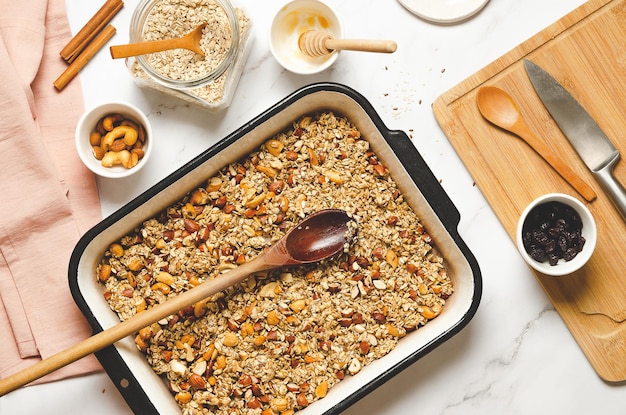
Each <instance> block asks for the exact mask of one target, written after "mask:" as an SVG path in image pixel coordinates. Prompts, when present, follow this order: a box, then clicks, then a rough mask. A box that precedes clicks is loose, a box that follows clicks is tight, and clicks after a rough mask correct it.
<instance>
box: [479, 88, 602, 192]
mask: <svg viewBox="0 0 626 415" xmlns="http://www.w3.org/2000/svg"><path fill="white" fill-rule="evenodd" d="M476 102H477V103H478V109H479V111H480V113H481V114H482V115H483V117H485V118H486V119H487V120H488V121H490V122H491V123H493V124H495V125H497V126H498V127H500V128H503V129H505V130H507V131H510V132H512V133H513V134H515V135H517V136H518V137H520V138H521V139H522V140H524V141H525V142H526V143H528V145H529V146H531V147H532V148H533V149H534V150H535V151H536V152H537V153H538V154H539V155H540V156H541V157H543V159H544V160H545V161H547V162H548V164H549V165H550V166H552V168H553V169H554V170H556V172H557V173H559V174H560V175H561V177H563V178H564V179H565V180H566V181H567V182H568V183H569V184H570V185H571V186H572V187H573V188H574V189H575V190H576V191H577V192H578V193H580V195H581V196H582V197H583V198H585V200H586V201H588V202H591V201H593V200H594V199H595V198H596V192H595V191H594V190H593V189H592V188H591V187H589V185H587V183H585V182H584V181H583V180H582V179H581V178H580V177H579V176H578V175H577V174H576V173H575V172H574V171H573V170H572V169H571V168H570V167H569V166H568V165H567V164H565V162H564V161H563V160H561V158H560V157H559V156H557V155H556V154H555V153H554V151H552V149H550V147H548V146H547V144H546V143H545V142H543V141H542V140H541V139H539V138H538V137H537V136H536V135H535V134H534V133H533V132H532V131H531V130H530V128H528V126H527V125H526V123H525V122H524V118H523V116H522V113H521V111H520V109H519V108H518V106H517V104H515V101H513V98H512V97H511V96H510V95H509V94H508V93H506V92H505V91H503V90H501V89H500V88H496V87H493V86H485V87H482V88H480V89H479V90H478V94H477V95H476Z"/></svg>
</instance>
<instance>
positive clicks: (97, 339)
mask: <svg viewBox="0 0 626 415" xmlns="http://www.w3.org/2000/svg"><path fill="white" fill-rule="evenodd" d="M267 268H268V266H267V263H266V262H265V261H264V258H263V255H260V256H258V257H257V258H256V259H254V260H252V261H250V262H247V263H244V264H242V265H240V266H239V267H237V268H235V269H232V270H230V271H229V272H227V273H225V274H223V275H220V276H219V277H218V278H215V279H213V280H208V281H206V282H204V283H202V284H200V285H198V286H197V287H195V288H192V289H191V290H189V291H186V292H184V293H181V294H179V295H177V296H175V297H172V298H170V299H168V300H167V301H165V302H163V303H161V304H159V305H157V306H155V307H152V308H150V309H148V310H146V311H144V312H143V313H139V314H135V315H134V316H133V317H131V318H130V319H128V320H126V321H123V322H121V323H119V324H116V325H114V326H112V327H110V328H108V329H106V330H104V331H101V332H100V333H97V334H95V335H93V336H91V337H89V338H88V339H85V340H83V341H82V342H80V343H77V344H76V345H74V346H72V347H70V348H68V349H65V350H63V351H61V352H59V353H57V354H54V355H52V356H50V357H48V358H46V359H43V360H41V361H40V362H38V363H35V364H34V365H32V366H30V367H28V368H26V369H24V370H22V371H20V372H17V373H15V374H13V375H11V376H8V377H6V378H4V379H2V380H0V396H4V395H6V394H7V393H9V392H11V391H13V390H15V389H17V388H19V387H21V386H24V385H26V384H28V383H30V382H32V381H34V380H36V379H39V378H40V377H42V376H45V375H47V374H48V373H51V372H54V371H55V370H57V369H60V368H62V367H64V366H67V365H68V364H70V363H72V362H75V361H77V360H79V359H82V358H83V357H85V356H87V355H90V354H92V353H95V352H97V351H98V350H101V349H103V348H105V347H107V346H109V345H111V344H113V343H115V342H116V341H118V340H121V339H123V338H124V337H126V336H129V335H131V334H134V333H136V332H137V331H139V330H141V329H142V328H144V327H147V326H149V325H151V324H153V323H155V322H157V321H159V320H161V319H163V318H165V317H167V316H170V315H172V314H175V313H177V312H178V311H180V310H182V309H183V308H185V307H188V306H190V305H192V304H195V303H197V302H198V301H201V300H204V299H205V298H207V297H209V296H211V295H213V294H215V293H217V292H220V291H222V290H224V289H226V288H228V287H230V286H232V285H234V284H236V283H238V282H241V281H243V280H244V279H245V278H246V277H247V276H248V275H250V274H253V273H255V272H258V271H261V270H264V269H267Z"/></svg>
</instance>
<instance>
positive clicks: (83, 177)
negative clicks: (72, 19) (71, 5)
mask: <svg viewBox="0 0 626 415" xmlns="http://www.w3.org/2000/svg"><path fill="white" fill-rule="evenodd" d="M70 38H71V33H70V29H69V24H68V22H67V16H66V11H65V2H64V1H62V0H29V1H28V2H26V3H24V2H20V1H15V0H0V73H1V74H2V75H1V76H0V119H2V121H1V122H0V198H1V202H0V339H2V340H1V341H0V378H3V377H6V376H8V375H10V374H12V373H15V372H17V371H19V370H21V369H24V368H26V367H28V366H30V365H32V364H33V363H36V362H37V361H39V360H41V359H42V358H46V357H49V356H51V355H52V354H55V353H57V352H59V351H61V350H64V349H66V348H68V347H70V346H72V345H74V344H76V343H77V342H79V341H81V340H83V339H85V338H87V337H89V335H90V334H91V329H90V328H89V326H88V324H87V322H86V321H85V319H84V318H83V316H82V314H81V313H80V311H79V310H78V308H77V307H76V305H75V304H74V301H73V300H72V297H71V294H70V291H69V286H68V279H67V278H68V274H67V270H68V264H69V259H70V255H71V253H72V250H73V249H74V246H75V244H76V242H77V241H78V239H79V238H80V236H81V235H82V233H83V232H85V231H86V230H87V229H88V228H89V227H91V226H93V225H94V224H95V223H97V222H98V221H99V220H100V219H101V210H100V203H99V199H98V193H97V187H96V183H95V178H94V176H93V174H92V173H91V172H90V171H89V170H87V169H86V168H85V167H84V166H83V164H82V163H81V162H80V159H79V158H78V155H77V154H76V150H75V148H74V144H73V140H74V128H75V126H76V122H77V120H78V118H79V117H80V115H81V113H82V112H83V98H82V89H81V87H80V82H79V80H78V79H74V80H73V81H72V82H70V84H68V86H67V87H66V88H65V89H63V91H62V92H57V91H56V89H55V88H54V87H53V85H52V84H53V82H54V80H55V79H56V78H57V77H58V76H59V75H60V74H61V73H62V72H63V70H64V69H65V68H66V64H65V62H64V61H63V60H62V59H61V58H60V56H59V51H60V50H61V49H62V48H63V46H64V45H65V44H66V43H67V42H68V41H69V39H70ZM100 369H101V367H100V365H99V364H98V362H97V360H96V359H95V357H93V356H88V357H86V358H84V359H81V360H80V361H78V362H76V363H73V364H71V365H69V366H67V367H65V368H63V369H60V370H58V371H56V372H55V373H52V374H50V375H47V376H45V377H44V378H42V379H40V380H39V381H37V382H39V383H42V382H47V381H52V380H56V379H62V378H66V377H69V376H76V375H80V374H85V373H90V372H94V371H97V370H100Z"/></svg>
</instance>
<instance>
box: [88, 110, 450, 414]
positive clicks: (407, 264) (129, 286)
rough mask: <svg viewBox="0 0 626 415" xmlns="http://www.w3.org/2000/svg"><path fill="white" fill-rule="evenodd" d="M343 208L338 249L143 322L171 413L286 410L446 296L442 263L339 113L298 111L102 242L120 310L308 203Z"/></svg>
mask: <svg viewBox="0 0 626 415" xmlns="http://www.w3.org/2000/svg"><path fill="white" fill-rule="evenodd" d="M326 208H338V209H344V210H346V211H347V212H349V213H350V214H351V215H352V216H353V217H354V219H355V220H356V221H357V223H358V227H359V228H358V237H357V240H356V242H355V243H354V245H353V246H352V247H351V248H350V250H349V252H348V253H343V254H341V255H340V256H338V257H336V258H333V259H331V260H327V261H325V262H323V263H322V264H318V265H310V266H297V267H292V268H289V269H283V270H280V271H272V272H269V273H268V272H265V273H260V274H257V275H253V276H251V277H249V278H248V279H247V280H246V281H244V282H243V283H241V284H239V285H238V286H235V287H231V288H230V289H228V290H226V291H225V292H223V293H219V294H216V295H215V296H213V297H212V298H209V299H207V300H206V301H202V302H200V303H197V304H195V305H193V306H191V307H188V308H187V309H184V310H181V311H180V312H179V313H177V314H176V315H173V316H170V317H168V318H167V319H164V320H162V321H160V322H158V323H155V324H153V325H152V326H150V327H146V328H145V329H142V330H141V331H140V332H139V333H138V334H137V337H136V340H135V341H136V344H137V347H138V348H139V349H140V350H141V351H142V352H144V353H145V355H146V357H147V360H148V362H149V363H150V365H151V366H152V368H153V369H154V371H155V372H156V373H158V374H159V375H161V376H162V377H163V378H164V379H165V381H166V382H168V384H169V388H170V390H171V391H172V395H173V396H174V398H175V399H176V401H177V402H178V403H179V405H180V407H181V410H182V413H183V414H185V415H191V414H262V415H270V414H275V415H277V414H282V415H289V414H293V413H294V412H296V411H298V410H299V409H302V408H304V407H306V406H308V405H310V404H312V403H313V402H315V401H316V400H318V399H322V398H324V397H325V396H326V394H327V393H328V391H329V390H330V389H331V388H332V387H333V385H335V384H337V383H338V382H340V381H341V380H342V379H344V378H345V377H347V376H352V375H356V374H357V373H358V372H359V371H360V370H361V369H362V368H363V367H364V366H366V365H367V364H369V363H371V362H372V361H374V360H376V359H378V358H381V357H382V356H385V355H386V354H387V353H389V352H390V351H391V350H392V349H393V348H394V347H395V346H396V344H397V343H398V341H400V339H401V338H402V337H404V336H405V335H406V334H407V333H408V332H410V331H413V330H416V329H418V328H419V327H420V326H423V325H424V324H426V323H427V322H428V321H429V320H431V319H433V318H435V317H437V316H438V315H439V314H440V313H441V312H442V309H443V307H444V305H445V302H446V299H447V298H448V297H449V296H450V295H451V294H452V293H453V287H452V282H451V280H450V278H449V277H448V275H447V272H446V268H445V264H444V260H443V258H442V257H441V256H439V255H438V254H437V252H436V251H435V250H434V249H433V246H432V240H431V238H430V236H429V234H428V233H427V231H426V230H425V229H424V227H423V226H422V225H421V223H420V220H419V218H418V217H417V216H416V215H415V213H414V212H413V211H412V210H411V208H410V207H409V206H408V204H407V203H406V202H405V200H404V198H403V196H402V194H401V193H400V191H399V190H398V189H397V186H396V184H395V182H394V181H393V179H392V178H391V176H390V174H389V171H388V170H387V168H386V167H385V166H384V165H383V164H382V163H381V162H380V161H379V160H378V159H377V157H376V154H374V153H373V152H372V151H371V150H370V147H369V143H368V142H367V141H366V140H365V139H363V138H362V137H361V136H360V133H359V131H357V130H356V129H355V128H354V127H353V126H352V125H351V124H350V122H349V121H348V120H346V119H345V118H342V117H339V116H337V115H335V114H333V113H331V112H325V113H320V114H316V115H312V116H305V117H303V118H301V119H300V120H298V121H297V122H295V123H294V124H293V128H291V129H289V130H288V131H285V132H283V133H281V134H278V135H277V136H275V137H273V138H271V139H269V140H268V141H266V142H265V143H264V144H263V145H262V146H261V148H260V149H259V150H258V151H257V152H254V153H252V154H250V155H248V156H247V157H246V158H245V159H241V160H239V162H237V163H233V164H230V165H228V166H225V167H224V168H222V169H221V170H220V171H219V173H218V174H216V175H215V176H214V177H211V178H209V179H208V180H207V182H206V184H205V186H204V187H200V188H197V189H194V190H193V191H191V192H189V193H188V194H187V196H186V197H185V198H184V199H183V200H181V201H179V202H178V203H176V204H175V205H173V206H171V207H170V208H168V209H166V211H164V212H162V213H161V214H160V215H159V216H158V217H155V218H152V219H148V220H146V221H145V222H144V223H143V225H142V226H141V227H140V228H138V229H136V230H135V231H134V232H133V233H131V234H129V235H127V236H125V237H123V238H122V239H121V240H120V241H118V242H117V243H114V244H112V245H111V246H110V248H109V249H108V250H107V251H106V252H105V253H104V256H103V259H102V261H101V263H100V265H99V266H98V269H97V272H98V276H99V279H100V281H101V283H102V284H103V285H104V291H105V293H104V295H105V298H106V299H107V301H108V302H109V304H110V306H111V308H112V309H113V310H115V311H116V312H117V313H118V314H119V316H120V318H121V319H122V320H124V319H128V318H130V317H131V316H133V315H134V314H135V313H139V312H142V311H143V310H145V309H146V308H148V307H150V306H152V305H153V304H156V303H160V302H162V301H165V300H166V299H167V298H168V296H174V295H176V294H177V293H179V292H181V291H184V290H187V289H190V288H192V287H194V286H196V285H198V284H200V283H201V282H202V281H205V280H208V279H212V278H219V277H220V275H221V274H222V273H225V272H228V270H230V269H232V268H234V267H236V266H237V265H238V264H241V263H243V262H245V261H249V260H250V259H252V258H253V257H255V256H256V255H258V254H259V253H260V252H261V251H262V250H263V249H264V248H266V247H267V246H269V245H270V244H272V243H273V242H275V241H277V240H278V239H279V238H280V237H281V236H283V235H284V234H285V232H286V231H287V230H288V229H290V228H291V227H292V226H293V225H295V224H296V223H297V222H299V221H300V220H301V219H302V218H304V217H306V216H307V215H308V214H310V213H313V212H316V211H318V210H321V209H326Z"/></svg>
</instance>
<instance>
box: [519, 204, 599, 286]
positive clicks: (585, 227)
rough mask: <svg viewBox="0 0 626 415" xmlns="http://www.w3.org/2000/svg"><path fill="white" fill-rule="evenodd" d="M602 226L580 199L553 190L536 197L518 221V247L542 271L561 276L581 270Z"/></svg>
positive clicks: (533, 266)
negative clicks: (598, 228)
mask: <svg viewBox="0 0 626 415" xmlns="http://www.w3.org/2000/svg"><path fill="white" fill-rule="evenodd" d="M597 233H598V230H597V228H596V222H595V220H594V219H593V216H592V215H591V212H590V211H589V209H588V208H587V207H586V206H585V205H584V204H583V203H582V202H581V201H579V200H578V199H576V198H574V197H572V196H569V195H566V194H562V193H549V194H546V195H543V196H541V197H538V198H537V199H535V200H533V201H532V202H531V203H530V204H529V205H528V206H527V207H526V208H525V209H524V211H523V212H522V214H521V216H520V219H519V222H518V224H517V234H516V239H517V248H518V250H519V251H520V253H521V255H522V257H523V258H524V260H525V261H526V262H527V263H528V265H530V266H531V267H532V268H534V269H535V270H537V271H539V272H541V273H542V274H546V275H552V276H561V275H567V274H571V273H573V272H575V271H577V270H579V269H580V268H581V267H582V266H583V265H585V264H586V263H587V261H588V260H589V258H591V254H592V253H593V251H594V249H595V247H596V240H597Z"/></svg>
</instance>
